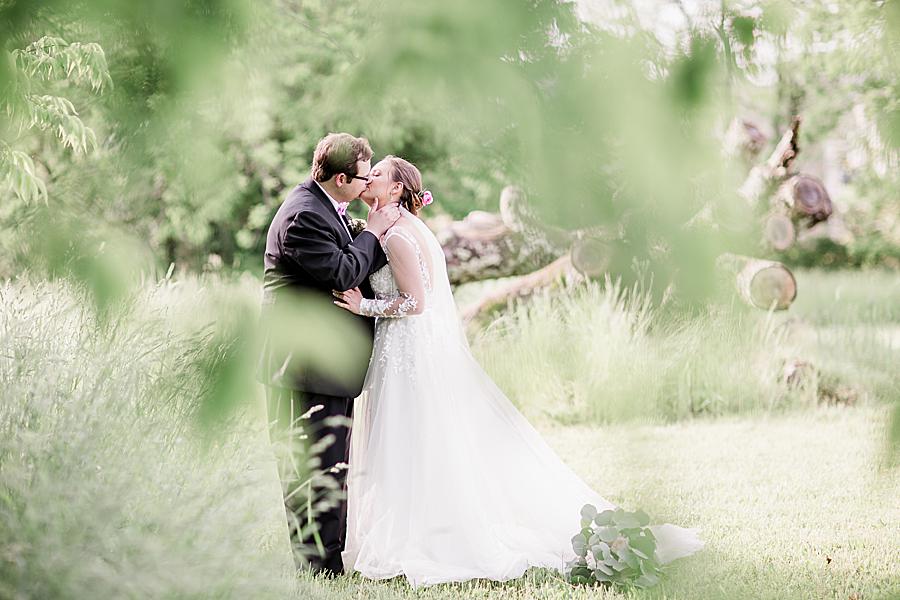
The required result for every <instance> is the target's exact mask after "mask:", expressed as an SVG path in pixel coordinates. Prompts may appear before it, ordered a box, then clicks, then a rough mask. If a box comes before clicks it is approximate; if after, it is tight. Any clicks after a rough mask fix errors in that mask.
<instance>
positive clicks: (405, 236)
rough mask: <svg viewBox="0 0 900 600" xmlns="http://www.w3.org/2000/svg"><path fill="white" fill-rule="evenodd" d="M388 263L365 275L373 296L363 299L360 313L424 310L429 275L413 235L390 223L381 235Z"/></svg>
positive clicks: (381, 314) (394, 313) (385, 314)
mask: <svg viewBox="0 0 900 600" xmlns="http://www.w3.org/2000/svg"><path fill="white" fill-rule="evenodd" d="M381 245H382V247H383V248H384V252H385V255H386V256H387V259H388V264H386V265H385V266H384V267H382V268H381V269H379V270H378V271H376V272H374V273H372V275H370V276H369V283H370V284H371V286H372V291H374V292H375V299H374V300H370V299H363V301H362V303H361V304H360V310H361V312H362V314H364V315H366V316H371V317H408V316H412V315H418V314H421V313H422V312H424V311H425V310H427V308H428V304H429V303H428V298H429V296H430V295H431V293H432V290H433V286H432V277H431V272H430V268H429V264H428V260H427V258H426V255H425V253H424V252H423V251H422V248H421V247H420V245H419V242H418V240H417V239H416V236H415V235H414V234H412V233H410V232H409V231H408V230H406V229H405V228H403V227H393V228H391V229H390V230H388V232H387V233H386V234H385V235H384V237H382V239H381Z"/></svg>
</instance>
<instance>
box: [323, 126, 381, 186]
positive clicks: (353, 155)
mask: <svg viewBox="0 0 900 600" xmlns="http://www.w3.org/2000/svg"><path fill="white" fill-rule="evenodd" d="M371 158H372V148H371V147H370V146H369V140H367V139H366V138H363V137H353V136H352V135H350V134H349V133H329V134H328V135H326V136H325V137H323V138H322V139H321V140H319V143H318V144H316V151H315V153H314V154H313V164H312V177H313V179H315V180H316V181H319V182H322V181H328V180H329V179H331V178H332V177H334V176H335V175H337V174H338V173H347V174H349V175H358V173H357V172H356V162H357V161H360V160H370V159H371Z"/></svg>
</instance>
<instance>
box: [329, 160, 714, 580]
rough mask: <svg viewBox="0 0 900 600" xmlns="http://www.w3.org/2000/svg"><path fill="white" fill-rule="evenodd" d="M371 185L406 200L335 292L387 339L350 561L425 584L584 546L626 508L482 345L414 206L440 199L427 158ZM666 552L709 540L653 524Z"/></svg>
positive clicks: (387, 167) (375, 358)
mask: <svg viewBox="0 0 900 600" xmlns="http://www.w3.org/2000/svg"><path fill="white" fill-rule="evenodd" d="M361 198H362V199H363V201H365V202H366V203H367V204H370V205H372V204H375V203H376V202H378V203H382V204H391V203H394V204H399V206H400V207H401V213H402V216H401V218H400V220H399V221H397V223H396V224H395V225H394V227H393V228H391V229H390V230H388V232H387V233H386V234H385V235H384V236H383V237H382V239H381V244H382V247H383V248H384V250H385V254H386V255H387V257H388V260H389V263H388V265H386V266H385V267H383V268H382V269H381V270H379V271H377V272H375V273H373V274H372V275H371V277H370V280H369V281H370V283H371V284H372V289H373V290H374V291H375V293H376V299H374V300H370V299H366V298H362V296H361V295H360V292H359V290H358V289H353V290H348V291H346V292H335V296H336V297H337V301H336V304H338V306H341V307H342V308H345V309H347V310H349V311H351V312H353V313H356V314H361V315H368V316H374V317H376V318H377V320H376V326H375V346H374V351H373V353H372V357H371V360H370V363H369V371H368V374H367V376H366V383H365V386H364V393H363V396H362V397H361V398H359V399H357V401H356V406H355V409H354V417H353V436H352V442H351V450H350V467H349V469H350V470H349V476H348V484H347V485H348V492H347V493H348V498H347V503H348V517H347V537H346V546H345V550H344V552H343V553H342V558H343V562H344V567H345V569H346V570H347V571H348V572H349V571H358V572H359V573H360V574H362V575H363V576H365V577H368V578H372V579H388V578H392V577H396V576H399V575H404V576H405V577H406V578H407V579H408V580H409V583H410V584H411V585H412V586H414V587H418V586H422V585H432V584H436V583H443V582H450V581H464V580H468V579H475V578H484V579H491V580H497V581H504V580H508V579H513V578H516V577H520V576H521V575H522V574H523V573H524V572H525V570H526V569H528V568H529V567H548V568H554V569H558V570H561V569H563V568H564V566H565V563H566V562H567V561H569V560H571V559H572V558H574V556H575V555H574V552H573V550H572V547H571V538H572V535H573V534H574V533H577V532H578V531H579V530H580V527H581V526H580V519H581V517H580V510H581V507H582V506H583V505H584V504H588V503H590V504H593V505H594V506H596V507H597V508H598V509H599V510H604V509H607V508H614V505H613V504H612V503H610V502H609V501H607V500H605V499H603V498H602V497H600V496H599V495H598V494H597V493H596V492H594V491H593V490H592V489H591V488H590V487H588V485H587V484H586V483H585V482H584V481H582V480H581V478H579V477H578V475H576V474H575V473H574V472H573V471H572V470H571V469H570V468H569V467H568V466H566V464H565V463H564V462H563V461H562V460H561V459H560V458H559V457H558V456H557V455H556V454H555V453H554V452H553V450H551V448H550V447H549V446H548V445H547V443H546V442H545V441H544V440H543V439H542V438H541V436H540V435H539V434H538V432H537V431H536V430H535V429H534V428H533V427H532V426H531V425H530V424H529V423H528V421H526V420H525V418H524V417H523V416H522V415H521V414H520V413H519V411H518V410H516V408H515V407H514V406H513V404H512V403H511V402H510V401H509V399H507V398H506V396H505V395H504V394H503V392H502V391H500V389H499V388H498V387H497V386H496V385H495V384H494V383H493V381H491V379H490V378H489V377H488V376H487V374H486V373H485V372H484V370H483V369H482V368H481V367H480V366H479V364H478V363H477V362H476V361H475V359H474V358H473V356H472V354H471V352H470V350H469V346H468V343H467V341H466V337H465V333H464V331H463V328H462V324H461V323H460V320H459V317H458V315H457V310H456V305H455V303H454V300H453V296H452V294H451V291H450V282H449V280H448V278H447V267H446V263H445V260H444V254H443V251H442V250H441V246H440V244H439V243H438V241H437V239H435V237H434V235H433V234H432V233H431V231H430V230H429V229H428V227H427V226H426V225H425V224H424V223H423V222H422V221H421V220H420V219H419V218H418V217H417V216H416V215H417V213H418V211H419V209H420V208H421V207H422V206H423V205H425V204H428V203H430V201H431V194H430V193H429V192H427V191H423V189H422V179H421V175H420V173H419V170H418V169H417V168H416V167H415V166H414V165H412V164H411V163H409V162H407V161H406V160H404V159H402V158H398V157H395V156H388V157H386V158H385V159H384V160H382V161H381V162H379V163H378V164H376V165H375V166H374V167H373V168H372V170H371V172H370V176H369V183H368V186H367V187H366V190H365V191H364V192H363V194H362V196H361ZM653 532H654V534H655V536H656V538H657V544H658V556H659V559H660V561H662V562H669V561H671V560H674V559H676V558H679V557H682V556H687V555H688V554H692V553H693V552H696V551H697V550H698V549H700V547H702V545H703V544H702V542H701V541H700V540H699V539H698V537H697V534H696V531H695V530H691V529H684V528H681V527H677V526H675V525H668V524H667V525H659V526H655V527H653Z"/></svg>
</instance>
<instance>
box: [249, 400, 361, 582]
mask: <svg viewBox="0 0 900 600" xmlns="http://www.w3.org/2000/svg"><path fill="white" fill-rule="evenodd" d="M266 399H267V409H268V418H269V426H270V428H269V435H270V439H271V440H272V442H273V444H274V447H275V449H276V454H277V455H278V472H279V476H280V478H281V487H282V491H283V492H284V498H285V500H284V507H285V511H286V512H287V520H288V532H289V535H290V539H291V547H292V548H293V550H294V558H295V561H296V563H297V566H298V567H301V566H303V565H305V564H306V563H308V564H309V565H310V566H311V567H312V568H313V569H314V570H316V571H325V572H330V573H334V574H339V573H342V572H343V563H342V562H341V551H342V550H343V549H344V540H345V537H346V534H347V500H346V497H347V493H346V492H347V484H346V481H347V470H346V468H344V467H338V468H334V467H335V465H338V463H345V464H346V463H347V462H348V461H349V458H350V424H351V417H352V414H353V398H338V397H335V396H324V395H320V394H311V393H308V392H302V391H299V390H289V389H283V388H275V387H266ZM317 406H321V408H318V409H316V410H313V409H314V407H317ZM310 411H312V413H311V414H309V415H308V416H307V417H306V418H301V416H302V415H306V414H307V413H309V412H310Z"/></svg>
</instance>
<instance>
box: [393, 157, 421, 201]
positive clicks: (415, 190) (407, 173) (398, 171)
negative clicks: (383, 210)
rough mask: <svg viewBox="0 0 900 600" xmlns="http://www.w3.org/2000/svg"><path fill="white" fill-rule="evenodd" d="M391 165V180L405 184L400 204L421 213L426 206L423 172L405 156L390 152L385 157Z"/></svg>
mask: <svg viewBox="0 0 900 600" xmlns="http://www.w3.org/2000/svg"><path fill="white" fill-rule="evenodd" d="M384 160H386V161H388V162H389V163H390V165H391V170H390V174H389V177H390V180H391V181H393V182H395V183H400V184H402V185H403V192H402V193H401V194H400V205H401V206H403V208H405V209H406V210H408V211H409V212H411V213H412V214H414V215H417V214H419V210H421V208H422V206H424V203H423V198H422V193H423V191H424V190H423V189H422V174H421V173H420V172H419V169H418V168H417V167H416V165H414V164H412V163H411V162H409V161H408V160H406V159H405V158H400V157H399V156H394V155H392V154H389V155H387V156H385V157H384Z"/></svg>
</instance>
